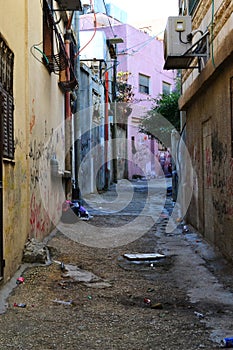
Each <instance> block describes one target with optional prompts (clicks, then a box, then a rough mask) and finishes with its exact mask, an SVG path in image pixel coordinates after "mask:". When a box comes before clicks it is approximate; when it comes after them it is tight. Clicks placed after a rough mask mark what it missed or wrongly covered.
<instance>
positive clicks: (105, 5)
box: [103, 0, 116, 38]
mask: <svg viewBox="0 0 233 350" xmlns="http://www.w3.org/2000/svg"><path fill="white" fill-rule="evenodd" d="M103 4H104V7H105V12H106V15H107V17H108V23H109V26H110V28H111V31H112V34H113V36H114V38H115V37H116V34H115V33H114V31H113V27H112V24H111V21H110V19H109V14H108V11H107V7H106V3H105V0H103Z"/></svg>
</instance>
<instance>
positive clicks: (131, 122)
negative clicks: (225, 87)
mask: <svg viewBox="0 0 233 350" xmlns="http://www.w3.org/2000/svg"><path fill="white" fill-rule="evenodd" d="M96 19H97V20H96V22H97V28H96V29H97V30H98V31H103V32H104V33H105V35H106V39H107V40H109V41H110V42H111V43H113V45H115V50H116V53H117V56H116V59H115V60H114V61H113V62H112V67H113V69H114V67H115V70H116V72H115V73H116V75H117V74H119V73H120V72H122V73H128V74H127V80H126V85H128V86H129V87H131V88H132V91H133V94H134V97H133V100H132V102H131V103H130V107H131V109H132V112H131V113H130V115H129V116H128V119H127V120H126V121H125V123H127V128H126V129H127V147H126V148H127V151H126V154H117V155H116V156H117V159H118V160H119V159H123V158H124V157H126V159H127V160H128V164H127V177H128V178H129V179H132V178H134V177H137V176H147V177H156V176H159V175H162V174H163V172H162V170H161V167H160V164H159V161H158V159H159V145H158V143H157V141H155V140H154V139H153V138H150V137H148V136H147V135H144V134H142V133H140V132H139V125H140V123H141V120H142V118H144V117H145V115H146V113H147V111H148V110H150V109H151V108H152V106H153V105H154V103H155V99H156V98H157V97H158V96H159V94H162V93H163V92H167V93H169V92H171V91H172V90H173V88H174V85H175V77H176V71H171V70H170V71H167V70H166V71H165V70H163V66H164V52H163V42H162V41H161V40H159V39H157V38H156V37H152V36H150V35H149V34H148V33H146V32H144V31H141V30H138V29H136V28H134V27H132V26H131V25H128V24H123V23H121V22H119V21H118V20H115V19H114V18H113V17H108V16H106V15H105V14H102V13H101V14H100V13H97V16H96ZM91 29H92V30H93V14H87V15H83V16H81V18H80V30H81V31H82V30H91ZM113 39H115V40H113ZM118 39H122V40H118ZM120 41H121V42H120ZM114 43H115V44H114ZM118 103H119V102H118ZM117 110H121V108H119V109H117ZM120 142H121V141H120ZM118 149H121V147H118ZM118 153H119V152H118Z"/></svg>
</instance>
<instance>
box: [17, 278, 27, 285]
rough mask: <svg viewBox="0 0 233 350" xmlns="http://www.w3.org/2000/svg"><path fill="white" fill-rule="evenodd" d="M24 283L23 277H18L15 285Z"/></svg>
mask: <svg viewBox="0 0 233 350" xmlns="http://www.w3.org/2000/svg"><path fill="white" fill-rule="evenodd" d="M24 281H25V278H24V277H18V278H17V280H16V284H21V283H24Z"/></svg>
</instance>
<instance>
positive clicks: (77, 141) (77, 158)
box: [72, 11, 81, 200]
mask: <svg viewBox="0 0 233 350" xmlns="http://www.w3.org/2000/svg"><path fill="white" fill-rule="evenodd" d="M74 30H75V33H76V36H77V45H78V52H79V50H80V44H79V13H78V11H76V12H75V18H74ZM75 72H76V76H77V77H78V80H80V58H79V55H77V57H76V60H75ZM75 93H76V97H77V99H76V108H75V111H74V133H73V135H74V136H73V137H74V140H73V145H74V158H73V159H74V166H73V169H74V174H73V175H74V183H73V193H72V198H73V199H76V200H81V191H80V188H79V179H78V172H79V167H80V164H81V127H80V112H79V108H80V90H79V89H78V90H77V91H76V92H75Z"/></svg>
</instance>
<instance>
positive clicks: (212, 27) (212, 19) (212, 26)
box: [211, 0, 215, 68]
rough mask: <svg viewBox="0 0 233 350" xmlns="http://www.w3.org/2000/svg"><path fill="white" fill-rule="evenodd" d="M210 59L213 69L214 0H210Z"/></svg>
mask: <svg viewBox="0 0 233 350" xmlns="http://www.w3.org/2000/svg"><path fill="white" fill-rule="evenodd" d="M211 57H212V64H213V66H214V68H215V61H214V0H212V16H211Z"/></svg>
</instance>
